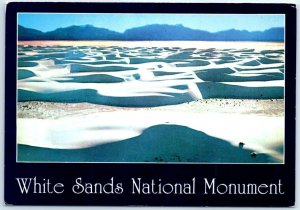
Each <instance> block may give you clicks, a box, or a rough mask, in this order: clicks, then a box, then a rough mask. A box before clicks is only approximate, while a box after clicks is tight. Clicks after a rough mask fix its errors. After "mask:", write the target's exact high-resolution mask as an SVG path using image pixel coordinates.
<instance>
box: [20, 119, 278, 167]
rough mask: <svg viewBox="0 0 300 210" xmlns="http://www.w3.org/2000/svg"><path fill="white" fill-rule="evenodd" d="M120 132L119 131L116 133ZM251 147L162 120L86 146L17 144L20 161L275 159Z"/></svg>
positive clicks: (252, 160) (219, 161) (217, 160)
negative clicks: (135, 133) (127, 134)
mask: <svg viewBox="0 0 300 210" xmlns="http://www.w3.org/2000/svg"><path fill="white" fill-rule="evenodd" d="M116 135H117V134H116ZM252 152H254V151H252V150H247V149H242V148H239V146H238V145H236V146H235V145H232V144H230V143H229V142H227V141H225V140H222V139H219V138H216V137H213V136H209V135H207V134H206V133H204V132H201V131H197V130H194V129H191V128H189V127H185V126H179V125H172V124H168V122H166V124H160V125H155V126H152V127H149V128H148V129H146V130H144V132H143V133H142V134H141V135H139V136H137V137H133V138H130V139H126V140H123V141H119V142H114V143H107V144H102V145H98V146H95V147H90V148H83V149H72V150H64V149H48V148H39V147H32V146H27V145H18V161H30V162H31V161H32V162H34V161H38V162H45V161H46V162H48V161H49V162H154V163H157V162H178V163H180V162H190V163H193V162H197V163H273V162H277V160H276V159H275V158H273V157H272V156H270V155H267V154H257V155H256V156H255V157H253V156H251V153H252Z"/></svg>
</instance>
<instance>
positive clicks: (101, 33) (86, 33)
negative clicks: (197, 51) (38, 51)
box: [18, 24, 284, 42]
mask: <svg viewBox="0 0 300 210" xmlns="http://www.w3.org/2000/svg"><path fill="white" fill-rule="evenodd" d="M18 40H187V41H193V40H194V41H276V42H283V41H284V28H283V27H280V28H270V29H268V30H265V31H253V32H250V31H247V30H235V29H230V30H226V31H220V32H216V33H210V32H208V31H203V30H195V29H190V28H187V27H185V26H183V25H165V24H153V25H146V26H142V27H137V28H131V29H128V30H126V31H125V32H124V33H118V32H115V31H111V30H108V29H105V28H97V27H94V26H92V25H84V26H70V27H66V28H58V29H56V30H54V31H50V32H41V31H39V30H35V29H30V28H25V27H23V26H20V25H19V26H18Z"/></svg>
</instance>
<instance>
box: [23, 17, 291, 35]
mask: <svg viewBox="0 0 300 210" xmlns="http://www.w3.org/2000/svg"><path fill="white" fill-rule="evenodd" d="M284 22H285V18H284V15H280V14H274V15H273V14H265V15H264V14H254V15H251V14H250V15H249V14H117V13H110V14H91V13H81V14H74V13H69V14H67V13H18V24H19V25H22V26H24V27H28V28H33V29H37V30H40V31H43V32H47V31H52V30H55V29H57V28H63V27H68V26H71V25H86V24H90V25H94V26H95V27H99V28H107V29H110V30H113V31H117V32H124V31H125V30H126V29H129V28H134V27H139V26H144V25H149V24H169V25H175V24H182V25H184V26H186V27H188V28H192V29H200V30H206V31H209V32H217V31H222V30H228V29H237V30H248V31H263V30H266V29H269V28H272V27H284Z"/></svg>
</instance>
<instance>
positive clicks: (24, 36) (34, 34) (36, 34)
mask: <svg viewBox="0 0 300 210" xmlns="http://www.w3.org/2000/svg"><path fill="white" fill-rule="evenodd" d="M43 35H44V33H43V32H41V31H39V30H35V29H30V28H25V27H23V26H20V25H18V39H19V40H39V39H42V38H43Z"/></svg>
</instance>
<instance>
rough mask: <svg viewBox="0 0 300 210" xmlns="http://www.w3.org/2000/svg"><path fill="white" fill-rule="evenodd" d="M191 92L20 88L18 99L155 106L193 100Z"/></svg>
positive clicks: (118, 105) (123, 105) (122, 105)
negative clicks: (113, 92) (117, 92)
mask: <svg viewBox="0 0 300 210" xmlns="http://www.w3.org/2000/svg"><path fill="white" fill-rule="evenodd" d="M193 100H194V99H193V98H192V97H191V96H190V94H189V93H164V92H161V93H160V95H159V94H157V95H149V96H124V97H117V96H103V95H100V94H99V93H98V92H97V90H94V89H81V90H72V91H62V92H53V93H39V92H34V91H29V90H23V89H18V101H20V102H22V101H49V102H61V103H80V102H88V103H93V104H102V105H110V106H117V107H155V106H164V105H174V104H180V103H185V102H190V101H193Z"/></svg>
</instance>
